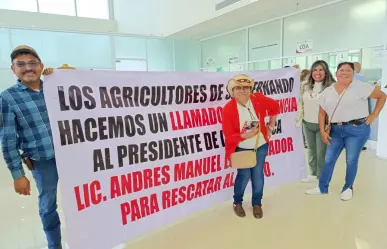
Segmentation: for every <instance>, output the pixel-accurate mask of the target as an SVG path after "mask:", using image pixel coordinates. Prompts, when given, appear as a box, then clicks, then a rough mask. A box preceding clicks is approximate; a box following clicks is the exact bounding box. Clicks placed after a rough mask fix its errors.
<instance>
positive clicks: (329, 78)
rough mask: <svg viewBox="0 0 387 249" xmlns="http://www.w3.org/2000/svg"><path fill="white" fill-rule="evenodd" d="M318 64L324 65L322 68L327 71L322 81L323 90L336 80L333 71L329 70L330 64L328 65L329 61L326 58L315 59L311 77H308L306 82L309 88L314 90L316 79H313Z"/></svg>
mask: <svg viewBox="0 0 387 249" xmlns="http://www.w3.org/2000/svg"><path fill="white" fill-rule="evenodd" d="M318 66H322V68H323V69H324V71H325V78H324V80H323V82H322V91H323V90H324V89H325V88H327V87H329V86H330V85H332V83H334V82H336V80H335V78H333V75H332V73H331V71H330V70H329V66H328V63H326V62H325V61H324V60H318V61H315V62H314V63H313V64H312V66H311V68H310V73H309V78H308V82H307V83H306V87H308V88H309V90H313V87H314V83H315V82H314V79H313V70H314V69H315V68H316V67H318Z"/></svg>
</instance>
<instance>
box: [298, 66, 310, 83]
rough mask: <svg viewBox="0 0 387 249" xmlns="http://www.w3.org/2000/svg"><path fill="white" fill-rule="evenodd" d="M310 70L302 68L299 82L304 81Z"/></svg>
mask: <svg viewBox="0 0 387 249" xmlns="http://www.w3.org/2000/svg"><path fill="white" fill-rule="evenodd" d="M309 73H310V71H309V69H304V70H302V71H301V73H300V78H301V82H304V81H305V80H306V77H308V75H309Z"/></svg>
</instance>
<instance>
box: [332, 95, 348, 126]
mask: <svg viewBox="0 0 387 249" xmlns="http://www.w3.org/2000/svg"><path fill="white" fill-rule="evenodd" d="M334 88H335V87H334ZM347 89H348V87H347V88H345V89H344V91H343V93H342V94H341V96H340V99H339V101H337V105H336V107H335V109H334V110H333V113H332V116H331V118H330V120H329V124H331V123H332V120H333V115H335V112H336V110H337V107H339V104H340V102H341V100H342V99H343V97H344V94H345V92H346V91H347ZM335 91H336V88H335ZM336 92H337V91H336Z"/></svg>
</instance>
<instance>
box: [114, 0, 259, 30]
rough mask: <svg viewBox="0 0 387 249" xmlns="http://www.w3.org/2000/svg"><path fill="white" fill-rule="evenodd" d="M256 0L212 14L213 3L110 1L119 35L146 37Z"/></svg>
mask: <svg viewBox="0 0 387 249" xmlns="http://www.w3.org/2000/svg"><path fill="white" fill-rule="evenodd" d="M255 1H256V0H242V1H240V2H238V3H235V4H233V5H231V6H229V7H227V8H224V9H222V10H220V11H215V0H195V1H192V0H141V1H138V0H113V6H114V18H115V20H116V21H117V24H118V31H119V32H122V33H129V34H139V35H147V36H169V35H171V34H174V33H176V32H179V31H181V30H184V29H186V28H188V27H191V26H194V25H197V24H199V23H202V22H205V21H208V20H210V19H212V18H215V17H217V16H220V15H223V14H225V13H228V12H230V11H233V10H235V9H239V8H241V7H243V6H246V5H247V4H250V3H252V2H255Z"/></svg>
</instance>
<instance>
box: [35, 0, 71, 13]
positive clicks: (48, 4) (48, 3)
mask: <svg viewBox="0 0 387 249" xmlns="http://www.w3.org/2000/svg"><path fill="white" fill-rule="evenodd" d="M38 1H39V12H42V13H49V14H57V15H68V16H75V6H74V0H55V1H52V0H38Z"/></svg>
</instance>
